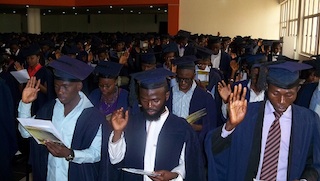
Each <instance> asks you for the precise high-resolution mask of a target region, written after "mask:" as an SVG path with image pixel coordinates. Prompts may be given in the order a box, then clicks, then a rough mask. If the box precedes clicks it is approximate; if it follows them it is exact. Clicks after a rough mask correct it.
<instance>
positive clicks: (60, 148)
mask: <svg viewBox="0 0 320 181" xmlns="http://www.w3.org/2000/svg"><path fill="white" fill-rule="evenodd" d="M45 145H46V147H47V149H48V151H49V152H50V153H51V154H52V155H53V156H55V157H59V158H65V157H67V156H69V155H70V154H71V150H70V149H69V148H67V147H66V146H64V145H63V144H59V143H55V142H52V141H50V140H47V141H46V142H45Z"/></svg>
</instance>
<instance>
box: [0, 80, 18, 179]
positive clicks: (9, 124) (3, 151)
mask: <svg viewBox="0 0 320 181" xmlns="http://www.w3.org/2000/svg"><path fill="white" fill-rule="evenodd" d="M0 110H1V112H2V113H1V114H0V138H1V143H2V144H3V145H2V146H1V148H0V159H1V164H0V178H1V180H3V181H12V180H13V174H12V159H13V157H14V155H15V153H16V152H17V150H18V146H17V137H16V129H17V128H16V124H15V116H14V104H13V101H12V96H11V93H10V89H9V87H8V86H7V85H6V83H5V81H4V80H3V79H1V78H0Z"/></svg>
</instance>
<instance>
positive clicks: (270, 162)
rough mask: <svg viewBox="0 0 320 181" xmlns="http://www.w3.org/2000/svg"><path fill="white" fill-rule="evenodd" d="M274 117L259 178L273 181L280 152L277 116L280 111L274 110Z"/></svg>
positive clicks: (279, 131) (279, 132)
mask: <svg viewBox="0 0 320 181" xmlns="http://www.w3.org/2000/svg"><path fill="white" fill-rule="evenodd" d="M274 115H275V117H276V119H275V120H274V121H273V123H272V125H271V127H270V129H269V133H268V138H267V143H266V148H265V150H264V156H263V163H262V168H261V175H260V180H264V181H274V180H276V179H277V171H278V160H279V152H280V140H281V129H280V123H279V118H280V117H281V115H282V113H281V114H280V113H277V112H274Z"/></svg>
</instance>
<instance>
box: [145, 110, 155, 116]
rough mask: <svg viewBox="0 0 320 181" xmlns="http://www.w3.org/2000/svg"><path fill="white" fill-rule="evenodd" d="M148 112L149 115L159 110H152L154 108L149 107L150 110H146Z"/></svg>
mask: <svg viewBox="0 0 320 181" xmlns="http://www.w3.org/2000/svg"><path fill="white" fill-rule="evenodd" d="M146 112H147V113H148V114H149V115H153V114H155V113H156V112H157V111H155V110H152V109H148V110H146Z"/></svg>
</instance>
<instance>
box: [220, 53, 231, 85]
mask: <svg viewBox="0 0 320 181" xmlns="http://www.w3.org/2000/svg"><path fill="white" fill-rule="evenodd" d="M230 62H231V57H230V55H229V54H227V53H226V52H224V51H221V59H220V65H219V69H220V71H221V72H222V74H223V78H224V80H225V81H228V79H229V78H231V77H230V76H231V72H232V70H231V67H230Z"/></svg>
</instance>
